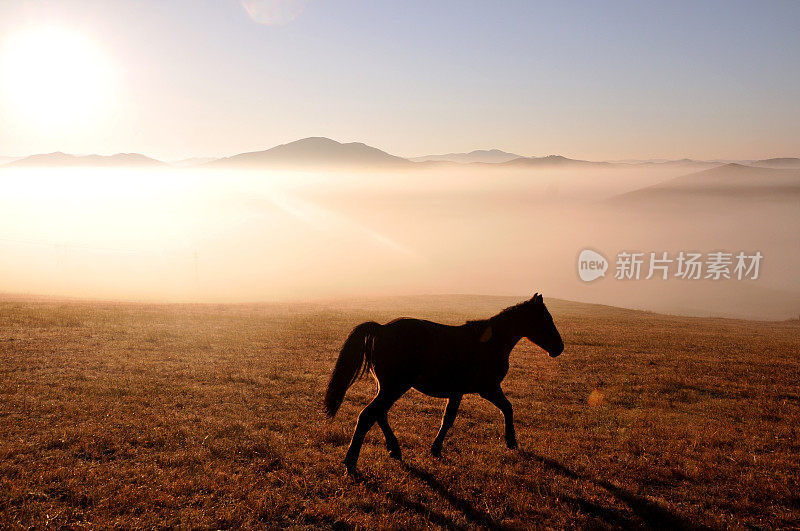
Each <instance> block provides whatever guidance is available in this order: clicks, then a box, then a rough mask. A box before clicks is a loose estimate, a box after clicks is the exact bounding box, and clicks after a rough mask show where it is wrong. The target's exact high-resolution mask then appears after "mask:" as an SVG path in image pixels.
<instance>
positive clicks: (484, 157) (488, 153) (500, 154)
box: [408, 149, 521, 164]
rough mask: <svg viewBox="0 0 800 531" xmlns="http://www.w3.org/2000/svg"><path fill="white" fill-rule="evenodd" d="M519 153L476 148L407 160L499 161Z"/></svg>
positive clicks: (508, 159) (504, 160)
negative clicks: (463, 151) (465, 151)
mask: <svg viewBox="0 0 800 531" xmlns="http://www.w3.org/2000/svg"><path fill="white" fill-rule="evenodd" d="M520 157H521V156H520V155H515V154H514V153H508V152H506V151H501V150H499V149H477V150H475V151H470V152H469V153H446V154H443V155H425V156H422V157H413V158H410V159H408V160H410V161H413V162H458V163H461V164H468V163H471V162H486V163H500V162H508V161H510V160H514V159H518V158H520Z"/></svg>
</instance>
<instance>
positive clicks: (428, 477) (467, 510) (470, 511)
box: [400, 462, 503, 529]
mask: <svg viewBox="0 0 800 531" xmlns="http://www.w3.org/2000/svg"><path fill="white" fill-rule="evenodd" d="M400 466H401V467H402V468H403V470H405V471H406V472H408V473H409V474H410V475H411V476H413V477H415V478H416V479H418V480H420V481H422V482H423V483H425V484H426V485H428V486H429V487H430V488H431V489H433V490H434V491H435V492H436V493H437V494H439V495H440V496H441V497H443V498H444V499H446V500H447V501H448V502H449V503H450V505H452V506H453V507H455V508H456V509H458V510H459V511H461V512H462V513H463V514H464V516H465V517H466V518H467V520H469V521H470V522H471V523H472V524H474V525H479V526H483V527H486V528H489V529H502V528H503V527H502V526H501V525H500V522H498V521H496V520H495V519H494V518H492V516H491V515H490V514H488V513H486V512H484V511H481V510H480V509H478V508H477V507H475V506H474V505H473V504H472V503H470V502H469V501H468V500H465V499H464V498H460V497H459V496H457V495H456V494H454V493H452V492H450V490H449V489H448V488H447V487H446V486H444V485H443V484H442V483H441V482H440V481H439V480H438V479H436V478H435V477H433V475H432V474H431V473H430V472H427V471H425V470H422V469H421V468H419V467H417V466H414V465H412V464H410V463H406V462H402V463H401V464H400Z"/></svg>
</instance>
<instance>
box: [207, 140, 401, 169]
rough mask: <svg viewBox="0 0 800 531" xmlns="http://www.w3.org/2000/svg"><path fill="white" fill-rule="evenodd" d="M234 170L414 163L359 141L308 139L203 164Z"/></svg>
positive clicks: (384, 165) (386, 165) (384, 166)
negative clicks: (344, 141)
mask: <svg viewBox="0 0 800 531" xmlns="http://www.w3.org/2000/svg"><path fill="white" fill-rule="evenodd" d="M205 166H211V167H217V166H219V167H236V168H248V167H249V168H273V167H275V168H281V167H283V168H286V167H290V168H306V167H316V168H331V169H333V168H357V167H364V168H375V167H380V168H406V167H413V166H414V163H413V162H411V161H409V160H407V159H404V158H400V157H395V156H394V155H390V154H388V153H386V152H385V151H381V150H380V149H377V148H374V147H370V146H367V145H366V144H362V143H360V142H350V143H347V144H342V143H340V142H336V141H335V140H331V139H330V138H323V137H311V138H304V139H302V140H297V141H295V142H290V143H289V144H282V145H280V146H275V147H274V148H271V149H267V150H266V151H254V152H251V153H241V154H239V155H234V156H232V157H227V158H223V159H219V160H215V161H213V162H209V163H207V164H206V165H205Z"/></svg>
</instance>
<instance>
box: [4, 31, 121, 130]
mask: <svg viewBox="0 0 800 531" xmlns="http://www.w3.org/2000/svg"><path fill="white" fill-rule="evenodd" d="M110 92H111V68H110V65H109V62H108V61H107V60H106V58H105V57H104V56H103V54H102V53H101V51H100V50H99V49H98V47H97V46H96V45H94V44H93V43H92V42H91V41H90V40H88V39H87V38H86V37H85V36H83V35H81V34H80V33H77V32H75V31H72V30H68V29H66V28H61V27H39V28H33V29H27V30H23V31H20V32H18V33H15V34H13V35H10V36H8V37H7V38H6V39H4V41H3V43H2V49H0V104H1V105H2V106H4V107H6V108H7V110H8V111H10V112H11V113H13V114H15V115H17V116H18V119H19V120H20V121H21V122H23V123H26V124H28V125H29V126H32V127H34V128H53V127H69V129H70V131H71V132H74V131H75V129H76V128H79V127H82V126H86V125H88V124H89V123H91V122H92V121H93V120H95V119H97V118H99V116H100V114H101V111H102V109H103V107H104V106H105V105H106V104H107V103H108V100H109V96H110Z"/></svg>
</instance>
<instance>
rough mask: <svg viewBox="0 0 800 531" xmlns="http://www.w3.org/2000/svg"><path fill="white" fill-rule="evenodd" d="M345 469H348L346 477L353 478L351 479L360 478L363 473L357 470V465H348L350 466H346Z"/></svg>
mask: <svg viewBox="0 0 800 531" xmlns="http://www.w3.org/2000/svg"><path fill="white" fill-rule="evenodd" d="M345 469H346V470H345V473H344V476H345V477H347V478H351V479H358V478H359V477H361V474H359V473H358V470H356V467H354V466H353V467H350V466H348V467H345Z"/></svg>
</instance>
